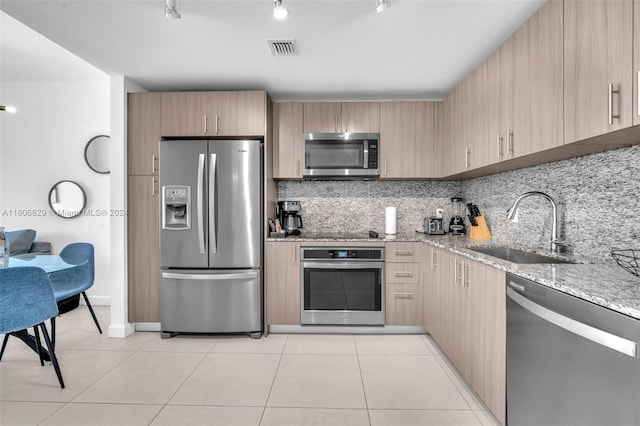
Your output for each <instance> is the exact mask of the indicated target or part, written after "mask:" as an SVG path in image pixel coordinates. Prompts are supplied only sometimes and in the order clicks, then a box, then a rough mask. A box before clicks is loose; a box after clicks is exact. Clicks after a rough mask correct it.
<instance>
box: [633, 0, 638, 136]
mask: <svg viewBox="0 0 640 426" xmlns="http://www.w3.org/2000/svg"><path fill="white" fill-rule="evenodd" d="M632 79H633V124H634V125H637V124H640V0H634V2H633V74H632Z"/></svg>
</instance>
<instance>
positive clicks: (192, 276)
mask: <svg viewBox="0 0 640 426" xmlns="http://www.w3.org/2000/svg"><path fill="white" fill-rule="evenodd" d="M257 276H258V272H257V271H251V272H243V273H240V274H236V273H232V274H180V273H176V272H163V273H162V278H167V279H173V280H212V281H221V280H242V279H255V278H256V277H257Z"/></svg>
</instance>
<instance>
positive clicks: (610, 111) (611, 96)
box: [609, 83, 620, 126]
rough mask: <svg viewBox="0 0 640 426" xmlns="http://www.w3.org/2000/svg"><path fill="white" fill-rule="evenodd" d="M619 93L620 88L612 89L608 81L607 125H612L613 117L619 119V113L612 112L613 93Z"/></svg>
mask: <svg viewBox="0 0 640 426" xmlns="http://www.w3.org/2000/svg"><path fill="white" fill-rule="evenodd" d="M614 93H615V94H617V95H619V94H620V89H618V90H613V84H611V83H609V126H611V125H613V119H614V118H617V119H620V114H616V115H614V114H613V94H614Z"/></svg>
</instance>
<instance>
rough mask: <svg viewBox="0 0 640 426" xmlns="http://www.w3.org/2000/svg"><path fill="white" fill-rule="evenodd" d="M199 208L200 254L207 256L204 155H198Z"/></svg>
mask: <svg viewBox="0 0 640 426" xmlns="http://www.w3.org/2000/svg"><path fill="white" fill-rule="evenodd" d="M197 193H198V194H197V197H198V201H197V203H198V207H197V209H196V211H197V216H198V243H199V246H200V254H207V247H206V243H205V238H204V204H203V200H204V154H200V155H198V188H197Z"/></svg>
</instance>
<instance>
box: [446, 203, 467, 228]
mask: <svg viewBox="0 0 640 426" xmlns="http://www.w3.org/2000/svg"><path fill="white" fill-rule="evenodd" d="M451 207H453V216H451V220H450V221H449V234H451V235H464V234H465V233H466V232H467V227H466V225H465V224H464V211H465V209H466V206H465V204H464V198H459V197H453V198H452V199H451Z"/></svg>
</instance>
